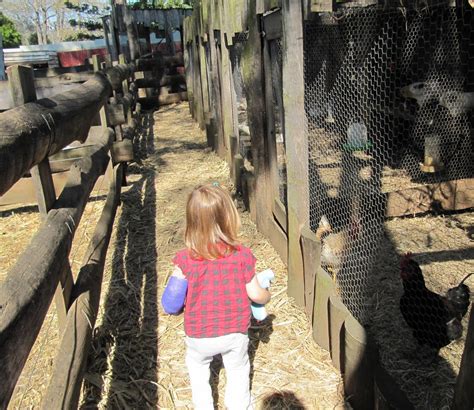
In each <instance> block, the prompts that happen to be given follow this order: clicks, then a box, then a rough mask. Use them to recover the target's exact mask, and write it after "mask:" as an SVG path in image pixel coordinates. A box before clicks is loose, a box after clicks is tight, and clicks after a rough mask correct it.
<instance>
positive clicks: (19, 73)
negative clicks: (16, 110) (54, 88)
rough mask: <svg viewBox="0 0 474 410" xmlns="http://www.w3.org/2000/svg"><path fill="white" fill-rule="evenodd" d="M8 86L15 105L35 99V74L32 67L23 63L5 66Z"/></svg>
mask: <svg viewBox="0 0 474 410" xmlns="http://www.w3.org/2000/svg"><path fill="white" fill-rule="evenodd" d="M7 74H8V88H9V91H10V97H11V99H12V102H13V105H14V106H15V107H17V106H19V105H23V104H26V103H28V102H32V101H36V89H35V76H34V74H33V69H32V68H31V67H28V66H24V65H14V66H11V67H8V68H7Z"/></svg>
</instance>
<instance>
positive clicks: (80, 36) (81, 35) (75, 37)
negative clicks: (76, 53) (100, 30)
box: [64, 31, 102, 41]
mask: <svg viewBox="0 0 474 410" xmlns="http://www.w3.org/2000/svg"><path fill="white" fill-rule="evenodd" d="M97 38H102V36H100V35H95V34H92V33H87V32H84V31H78V32H75V33H73V34H70V35H69V36H66V37H65V38H64V41H82V40H95V39H97Z"/></svg>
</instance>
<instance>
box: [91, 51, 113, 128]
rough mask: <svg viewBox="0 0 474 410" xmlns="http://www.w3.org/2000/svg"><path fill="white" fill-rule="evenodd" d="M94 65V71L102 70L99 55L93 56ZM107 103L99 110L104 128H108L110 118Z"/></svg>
mask: <svg viewBox="0 0 474 410" xmlns="http://www.w3.org/2000/svg"><path fill="white" fill-rule="evenodd" d="M92 67H93V68H94V72H98V71H100V60H99V56H98V55H93V56H92ZM109 96H110V95H109ZM106 105H107V104H104V106H102V107H101V108H100V110H99V118H100V125H101V126H102V127H103V128H107V127H108V125H109V123H108V119H107V112H106V109H105V106H106Z"/></svg>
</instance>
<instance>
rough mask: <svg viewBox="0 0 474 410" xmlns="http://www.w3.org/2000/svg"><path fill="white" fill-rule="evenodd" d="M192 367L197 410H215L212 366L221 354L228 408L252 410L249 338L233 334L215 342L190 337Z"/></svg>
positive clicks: (232, 409)
mask: <svg viewBox="0 0 474 410" xmlns="http://www.w3.org/2000/svg"><path fill="white" fill-rule="evenodd" d="M186 345H187V347H188V349H187V352H186V365H187V366H188V372H189V378H190V379H191V389H192V393H193V403H194V407H195V409H196V410H214V402H213V399H212V391H211V385H210V384H209V378H210V375H211V372H210V368H209V365H210V363H211V361H212V358H213V356H215V355H218V354H221V355H222V361H223V362H224V367H225V370H226V376H227V385H226V390H225V405H226V407H227V408H228V409H229V410H247V409H251V408H252V407H251V399H250V362H249V355H248V346H249V338H248V336H247V335H244V334H242V333H232V334H229V335H225V336H219V337H211V338H191V337H186Z"/></svg>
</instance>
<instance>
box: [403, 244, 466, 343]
mask: <svg viewBox="0 0 474 410" xmlns="http://www.w3.org/2000/svg"><path fill="white" fill-rule="evenodd" d="M400 268H401V269H400V276H401V278H402V282H403V289H404V293H403V295H402V297H401V299H400V311H401V313H402V315H403V318H404V319H405V321H406V323H407V324H408V326H410V328H411V329H412V330H413V336H414V337H415V339H416V340H417V342H418V343H419V344H420V345H427V346H429V347H431V348H433V349H435V350H436V351H439V349H441V348H442V347H444V346H447V345H448V344H449V343H451V342H452V341H453V340H457V339H459V338H460V337H461V336H462V330H463V329H462V324H461V320H462V318H463V316H464V315H465V314H466V312H467V309H468V307H469V299H470V289H469V287H468V286H467V285H464V283H463V282H464V281H465V280H466V279H467V278H468V277H469V276H470V275H471V274H470V275H468V276H466V277H465V278H464V279H463V281H462V282H461V283H460V284H459V285H458V286H456V287H454V288H451V289H449V290H448V292H447V294H446V296H441V295H438V294H437V293H434V292H432V291H431V290H429V289H428V288H427V287H426V285H425V279H424V277H423V273H422V271H421V268H420V265H419V264H418V263H417V262H416V261H415V260H413V259H412V257H411V254H409V253H408V254H406V255H405V256H404V257H403V258H402V260H401V262H400Z"/></svg>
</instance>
